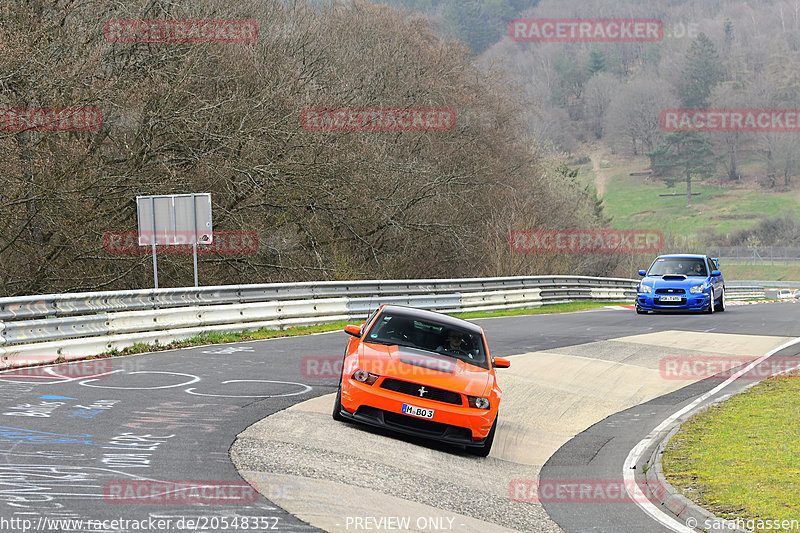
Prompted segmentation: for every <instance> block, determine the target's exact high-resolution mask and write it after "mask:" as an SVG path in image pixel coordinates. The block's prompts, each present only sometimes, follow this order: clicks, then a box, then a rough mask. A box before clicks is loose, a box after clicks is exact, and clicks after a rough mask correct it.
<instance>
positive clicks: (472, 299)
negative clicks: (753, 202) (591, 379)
mask: <svg viewBox="0 0 800 533" xmlns="http://www.w3.org/2000/svg"><path fill="white" fill-rule="evenodd" d="M770 283H772V282H770ZM637 285H638V281H637V280H631V279H621V278H596V277H583V276H527V277H504V278H473V279H444V280H391V281H342V282H339V281H337V282H306V283H272V284H263V285H231V286H216V287H200V288H176V289H148V290H134V291H109V292H92V293H72V294H50V295H43V296H23V297H12V298H0V367H9V366H19V365H22V364H30V362H31V361H33V360H34V359H35V362H38V363H41V362H44V361H46V360H55V359H56V358H58V357H64V358H66V359H79V358H82V357H86V356H89V355H97V354H100V353H104V352H108V351H111V350H114V349H122V348H124V347H127V346H131V345H133V344H135V343H147V344H152V343H161V344H167V343H170V342H172V341H175V340H181V339H186V338H189V337H192V336H195V335H198V334H200V333H204V332H214V331H245V330H255V329H259V328H264V327H269V328H276V329H282V328H286V327H290V326H296V325H310V324H319V323H323V322H332V321H338V320H349V319H357V318H362V317H365V316H366V315H367V314H368V313H369V312H371V311H372V310H374V309H375V308H376V307H378V306H379V305H380V304H384V303H393V304H400V305H408V306H413V307H419V308H423V309H431V310H437V311H444V312H458V311H490V310H499V309H513V308H523V307H529V308H530V307H538V306H541V305H547V304H550V303H557V302H564V301H572V300H596V301H615V300H616V301H620V300H628V301H632V300H633V298H634V297H635V295H636V286H637ZM727 292H728V297H729V298H731V299H737V298H742V299H744V298H757V297H763V295H764V292H763V288H761V287H758V286H756V285H753V286H730V287H728V288H727ZM29 357H32V358H33V359H30V358H29ZM48 358H49V359H48Z"/></svg>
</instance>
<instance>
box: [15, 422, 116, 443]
mask: <svg viewBox="0 0 800 533" xmlns="http://www.w3.org/2000/svg"><path fill="white" fill-rule="evenodd" d="M85 437H91V435H89V434H85V435H62V434H60V433H47V432H45V431H34V430H32V429H22V428H12V427H7V426H0V438H4V439H19V440H27V441H29V442H36V443H40V444H88V445H89V446H100V444H95V443H94V442H92V441H90V440H85Z"/></svg>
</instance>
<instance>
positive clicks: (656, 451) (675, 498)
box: [645, 387, 751, 533]
mask: <svg viewBox="0 0 800 533" xmlns="http://www.w3.org/2000/svg"><path fill="white" fill-rule="evenodd" d="M748 388H749V387H748ZM728 398H730V395H725V396H723V397H721V398H719V399H717V400H715V401H714V402H712V403H710V404H708V405H705V406H702V407H699V408H698V409H694V410H692V411H691V412H689V413H687V414H686V415H684V416H682V417H681V418H680V419H678V420H676V421H675V423H674V424H673V425H672V426H670V427H668V428H666V429H665V430H664V431H663V432H662V435H663V438H661V439H660V440H659V441H658V443H657V444H656V445H655V446H653V447H652V448H651V449H650V450H649V451H650V455H649V457H648V459H647V462H646V464H647V466H648V468H647V472H646V473H645V484H646V486H647V491H646V494H647V495H648V498H649V499H650V501H652V502H653V504H655V505H660V506H661V507H662V510H664V511H665V512H668V513H670V514H672V515H674V516H676V517H677V518H678V520H679V521H681V522H682V523H684V524H686V526H687V527H689V528H692V529H694V530H695V531H702V532H704V533H711V532H717V531H731V532H735V533H751V532H749V531H747V530H745V529H741V528H739V527H736V522H734V521H731V520H726V519H724V518H719V517H718V516H716V515H714V514H713V513H711V512H710V511H708V510H706V509H704V508H703V507H700V506H699V505H697V504H696V503H694V502H693V501H692V500H690V499H689V498H687V497H686V496H684V495H683V494H681V492H680V491H679V490H678V489H676V488H675V487H673V486H672V485H671V484H670V483H669V482H668V481H667V479H666V477H664V470H663V468H662V466H661V455H662V453H663V452H664V448H666V446H667V444H668V443H669V441H670V440H671V439H672V437H673V436H674V435H675V434H676V433H677V432H678V431H679V430H680V428H681V425H682V424H683V423H684V422H686V421H687V420H689V419H690V418H692V417H693V416H695V415H697V414H698V413H699V412H700V411H703V410H705V409H708V408H709V407H711V406H713V405H716V404H718V403H721V402H723V401H725V400H727V399H728Z"/></svg>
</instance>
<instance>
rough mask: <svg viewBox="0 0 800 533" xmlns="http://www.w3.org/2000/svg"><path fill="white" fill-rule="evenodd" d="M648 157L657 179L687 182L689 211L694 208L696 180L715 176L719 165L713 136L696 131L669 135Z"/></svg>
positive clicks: (687, 205)
mask: <svg viewBox="0 0 800 533" xmlns="http://www.w3.org/2000/svg"><path fill="white" fill-rule="evenodd" d="M647 156H648V157H649V158H650V168H652V169H653V171H654V172H655V174H656V175H659V176H663V175H670V174H671V175H672V176H676V175H677V176H676V177H683V178H684V179H685V180H686V207H690V206H691V205H692V178H695V177H697V178H700V179H703V178H707V177H708V176H710V175H712V174H713V173H714V170H715V169H716V167H717V161H718V158H717V156H716V155H714V150H712V148H711V140H710V139H709V136H708V135H707V134H703V133H698V132H694V131H688V132H687V131H681V132H675V133H670V134H668V135H667V136H666V137H664V142H663V143H661V144H660V145H659V146H657V147H656V149H655V150H653V151H652V152H648V153H647Z"/></svg>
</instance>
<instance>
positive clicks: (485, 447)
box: [467, 414, 500, 457]
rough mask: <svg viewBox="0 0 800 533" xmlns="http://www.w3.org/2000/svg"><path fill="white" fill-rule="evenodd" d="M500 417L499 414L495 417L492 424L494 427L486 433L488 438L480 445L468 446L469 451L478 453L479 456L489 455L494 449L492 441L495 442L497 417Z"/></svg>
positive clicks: (474, 453)
mask: <svg viewBox="0 0 800 533" xmlns="http://www.w3.org/2000/svg"><path fill="white" fill-rule="evenodd" d="M498 418H500V416H499V414H498V416H495V417H494V424H492V429H490V430H489V434H488V435H486V439H485V440H484V441H483V444H482V445H480V446H467V451H468V452H469V453H471V454H472V455H477V456H478V457H486V456H487V455H489V452H490V451H492V443H493V442H494V432H495V430H496V429H497V419H498Z"/></svg>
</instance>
